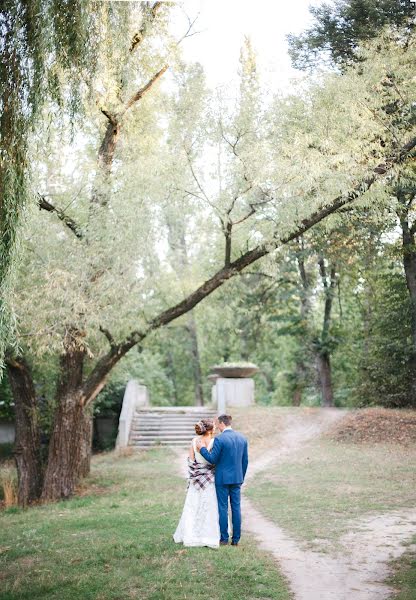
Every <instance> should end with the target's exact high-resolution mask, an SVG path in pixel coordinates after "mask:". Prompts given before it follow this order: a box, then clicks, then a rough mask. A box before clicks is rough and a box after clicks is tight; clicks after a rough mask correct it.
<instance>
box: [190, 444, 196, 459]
mask: <svg viewBox="0 0 416 600" xmlns="http://www.w3.org/2000/svg"><path fill="white" fill-rule="evenodd" d="M189 458H190V459H191V460H195V452H194V441H193V440H192V442H191V445H190V446H189Z"/></svg>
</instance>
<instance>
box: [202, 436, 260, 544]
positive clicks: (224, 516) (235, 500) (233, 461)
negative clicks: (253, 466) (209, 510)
mask: <svg viewBox="0 0 416 600" xmlns="http://www.w3.org/2000/svg"><path fill="white" fill-rule="evenodd" d="M200 453H201V454H202V456H203V457H204V458H205V459H206V460H207V461H208V462H210V463H212V464H213V465H215V488H216V491H217V501H218V513H219V520H220V531H221V541H222V542H228V498H230V504H231V515H232V522H233V539H232V541H233V543H237V542H238V541H239V539H240V536H241V506H240V502H241V500H240V498H241V484H242V483H243V481H244V477H245V475H246V471H247V466H248V444H247V440H246V438H245V437H244V436H243V435H241V433H237V431H233V430H232V429H225V430H224V431H223V432H222V434H221V435H220V436H218V437H216V438H215V440H214V445H213V447H212V450H211V452H209V451H208V450H207V449H206V448H201V449H200Z"/></svg>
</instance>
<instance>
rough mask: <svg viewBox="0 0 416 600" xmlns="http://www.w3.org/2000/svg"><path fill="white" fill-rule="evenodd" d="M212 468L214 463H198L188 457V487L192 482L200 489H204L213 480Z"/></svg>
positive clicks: (213, 468)
mask: <svg viewBox="0 0 416 600" xmlns="http://www.w3.org/2000/svg"><path fill="white" fill-rule="evenodd" d="M214 470H215V465H211V464H210V463H199V462H197V461H196V460H191V459H190V458H189V457H188V474H189V477H188V487H189V486H190V484H191V483H192V484H193V485H194V486H195V487H197V488H199V489H200V490H204V489H205V488H206V487H207V486H208V485H211V484H212V483H214V482H215V479H214Z"/></svg>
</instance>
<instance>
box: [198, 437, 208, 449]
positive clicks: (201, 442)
mask: <svg viewBox="0 0 416 600" xmlns="http://www.w3.org/2000/svg"><path fill="white" fill-rule="evenodd" d="M201 448H206V445H205V442H204V440H203V439H198V440H196V449H197V450H201Z"/></svg>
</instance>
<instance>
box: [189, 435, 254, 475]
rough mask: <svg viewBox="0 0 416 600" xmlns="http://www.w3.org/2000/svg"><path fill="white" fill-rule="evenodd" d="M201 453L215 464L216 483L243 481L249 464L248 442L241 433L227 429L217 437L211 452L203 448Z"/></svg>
mask: <svg viewBox="0 0 416 600" xmlns="http://www.w3.org/2000/svg"><path fill="white" fill-rule="evenodd" d="M200 453H201V454H202V456H203V457H204V458H205V459H206V460H207V461H208V462H210V463H212V464H213V465H215V485H228V484H236V483H237V484H241V483H243V481H244V477H245V476H246V471H247V466H248V443H247V440H246V438H245V437H244V436H243V435H241V433H238V432H237V431H234V430H233V429H225V430H224V431H223V432H222V433H221V435H219V436H218V437H216V438H215V440H214V445H213V447H212V450H211V452H210V451H209V450H207V449H206V448H201V449H200Z"/></svg>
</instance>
